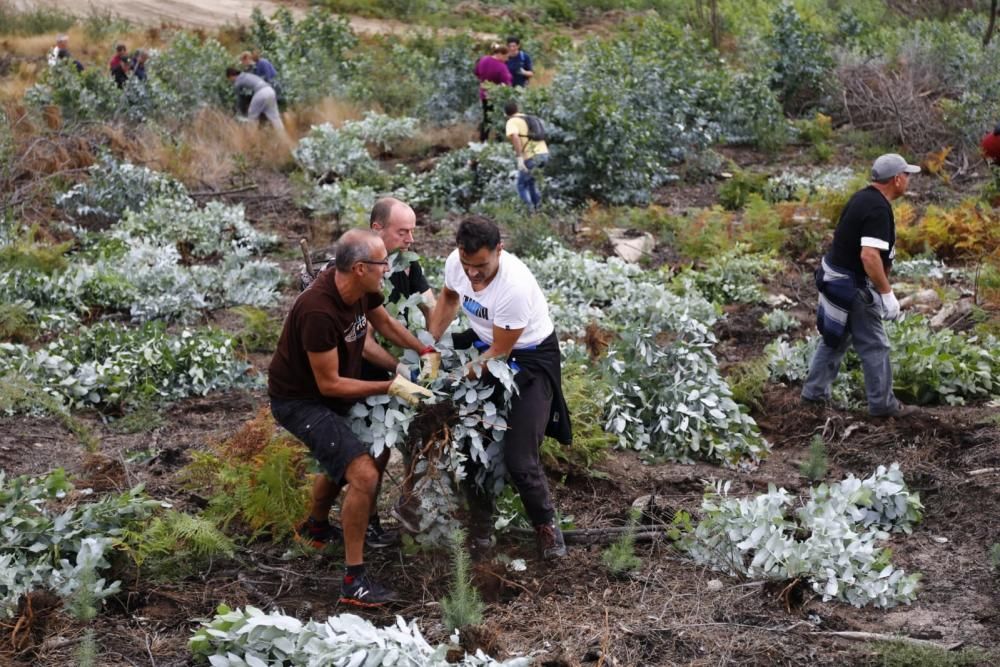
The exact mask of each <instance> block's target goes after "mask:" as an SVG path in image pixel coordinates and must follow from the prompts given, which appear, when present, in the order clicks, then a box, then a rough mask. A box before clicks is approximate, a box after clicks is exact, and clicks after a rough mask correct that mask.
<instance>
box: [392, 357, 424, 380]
mask: <svg viewBox="0 0 1000 667" xmlns="http://www.w3.org/2000/svg"><path fill="white" fill-rule="evenodd" d="M396 375H402V376H403V377H405V378H406V379H407V380H409V381H410V382H416V381H417V376H418V375H420V369H419V368H414V367H413V366H411V365H409V364H408V363H406V362H405V361H401V362H399V363H398V364H396Z"/></svg>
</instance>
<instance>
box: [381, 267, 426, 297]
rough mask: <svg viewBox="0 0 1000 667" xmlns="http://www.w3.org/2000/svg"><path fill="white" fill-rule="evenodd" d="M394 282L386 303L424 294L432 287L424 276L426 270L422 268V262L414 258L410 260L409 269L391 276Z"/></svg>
mask: <svg viewBox="0 0 1000 667" xmlns="http://www.w3.org/2000/svg"><path fill="white" fill-rule="evenodd" d="M389 282H390V283H391V284H392V291H391V292H389V298H387V299H386V303H395V302H396V301H399V300H400V299H405V298H406V297H408V296H411V295H413V294H423V293H424V292H426V291H427V290H429V289H430V288H431V286H430V285H429V284H428V283H427V278H425V277H424V270H423V269H422V268H420V262H418V261H416V260H414V261H412V262H410V270H409V271H397V272H396V273H394V274H392V275H391V276H389Z"/></svg>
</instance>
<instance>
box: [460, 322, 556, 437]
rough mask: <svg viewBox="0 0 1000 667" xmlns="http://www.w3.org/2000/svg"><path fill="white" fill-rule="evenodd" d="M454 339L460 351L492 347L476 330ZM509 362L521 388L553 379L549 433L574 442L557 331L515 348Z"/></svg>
mask: <svg viewBox="0 0 1000 667" xmlns="http://www.w3.org/2000/svg"><path fill="white" fill-rule="evenodd" d="M452 341H453V343H454V346H455V349H458V350H461V349H465V348H468V347H473V346H474V347H476V349H478V350H479V351H480V352H481V351H483V350H485V349H487V348H488V347H489V345H488V344H487V343H485V342H484V341H482V340H480V339H479V336H477V335H476V333H475V332H474V331H473V330H472V329H468V330H466V331H463V332H462V333H458V334H454V335H452ZM507 363H509V364H510V366H511V367H512V368H513V369H514V370H516V371H517V373H516V374H515V375H514V381H515V382H516V383H517V386H518V387H519V388H520V387H526V386H528V385H529V384H531V383H532V382H533V381H534V380H535V379H536V378H545V379H547V380H548V381H549V385H550V386H551V387H552V407H551V409H550V412H549V421H548V424H547V426H546V427H545V435H547V436H549V437H550V438H555V439H556V440H558V441H559V442H560V443H562V444H564V445H568V444H570V443H572V442H573V429H572V425H571V424H570V420H569V407H567V405H566V397H565V396H563V392H562V354H561V353H560V351H559V339H558V337H556V332H555V331H553V332H552V333H551V334H549V336H548V337H547V338H546V339H545V340H543V341H542V342H541V343H539V344H538V345H534V346H532V347H530V348H524V349H521V350H512V351H511V353H510V355H509V356H508V359H507Z"/></svg>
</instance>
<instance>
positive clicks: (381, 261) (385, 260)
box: [358, 259, 389, 266]
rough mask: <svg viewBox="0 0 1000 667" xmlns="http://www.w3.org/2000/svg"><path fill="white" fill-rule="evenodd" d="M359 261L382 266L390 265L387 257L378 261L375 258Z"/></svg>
mask: <svg viewBox="0 0 1000 667" xmlns="http://www.w3.org/2000/svg"><path fill="white" fill-rule="evenodd" d="M358 261H359V262H361V263H362V264H378V265H380V266H389V260H387V259H383V260H379V261H376V260H374V259H359V260H358Z"/></svg>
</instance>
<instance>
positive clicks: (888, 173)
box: [872, 153, 920, 181]
mask: <svg viewBox="0 0 1000 667" xmlns="http://www.w3.org/2000/svg"><path fill="white" fill-rule="evenodd" d="M904 171H905V172H906V173H907V174H917V173H920V167H918V166H917V165H915V164H908V163H907V162H906V160H904V159H903V156H902V155H899V154H898V153H886V154H885V155H880V156H878V157H877V158H876V159H875V163H874V164H873V165H872V180H873V181H884V180H885V179H887V178H892V177H893V176H895V175H896V174H901V173H903V172H904Z"/></svg>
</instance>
